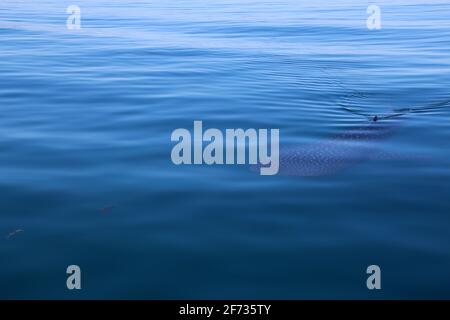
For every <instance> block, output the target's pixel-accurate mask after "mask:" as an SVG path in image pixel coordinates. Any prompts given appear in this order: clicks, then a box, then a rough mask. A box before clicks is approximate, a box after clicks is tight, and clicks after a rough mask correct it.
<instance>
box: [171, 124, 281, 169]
mask: <svg viewBox="0 0 450 320" xmlns="http://www.w3.org/2000/svg"><path fill="white" fill-rule="evenodd" d="M269 131H270V141H268V140H269ZM171 140H172V141H175V142H178V143H177V144H176V145H175V146H174V147H173V148H172V153H171V158H172V162H173V163H174V164H176V165H181V164H184V165H191V164H197V165H200V164H206V165H213V164H216V165H223V164H227V165H232V164H251V165H257V164H259V165H260V168H259V170H260V174H261V175H275V174H277V173H278V169H279V146H280V142H279V140H280V130H279V129H270V130H268V129H258V130H256V129H252V128H251V129H247V130H244V129H226V130H225V132H224V133H223V132H222V131H221V130H219V129H215V128H210V129H207V130H206V131H204V132H203V122H202V121H194V128H193V133H192V134H191V132H190V131H189V130H187V129H183V128H179V129H176V130H174V131H173V132H172V135H171ZM204 143H206V145H204ZM269 149H270V154H269Z"/></svg>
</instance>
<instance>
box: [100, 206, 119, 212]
mask: <svg viewBox="0 0 450 320" xmlns="http://www.w3.org/2000/svg"><path fill="white" fill-rule="evenodd" d="M115 207H116V206H112V205H110V206H106V207H103V208H100V209H98V211H100V212H101V213H108V212H109V211H111V210H112V209H113V208H115Z"/></svg>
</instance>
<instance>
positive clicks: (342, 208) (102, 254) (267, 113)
mask: <svg viewBox="0 0 450 320" xmlns="http://www.w3.org/2000/svg"><path fill="white" fill-rule="evenodd" d="M70 4H75V5H78V6H79V7H80V8H81V27H82V28H81V29H80V30H68V29H67V27H66V20H67V18H68V16H69V14H67V13H66V9H67V7H68V6H69V5H70ZM369 4H376V5H379V6H380V8H381V18H382V21H381V29H380V30H369V29H368V28H367V25H366V20H367V18H368V17H369V14H368V13H367V12H366V10H367V7H368V6H369ZM0 75H1V77H0V108H1V116H0V150H1V152H0V261H1V263H0V298H8V299H10V298H40V299H41V298H62V299H79V298H114V299H115V298H125V299H134V298H137V299H156V298H157V299H169V298H171V299H197V298H208V299H213V298H214V299H215V298H224V299H227V298H235V299H239V298H253V299H263V298H265V299H297V298H364V299H365V298H369V299H372V298H373V299H379V298H450V166H449V165H450V106H448V107H446V108H445V107H444V108H440V109H438V110H432V111H429V112H421V113H410V114H406V115H404V116H401V117H399V118H396V120H395V123H396V124H398V127H397V129H396V130H395V133H394V134H392V136H390V137H389V138H387V139H383V140H382V141H380V142H379V147H380V148H381V149H382V150H383V152H384V153H386V154H391V155H394V156H392V158H389V157H386V158H385V159H378V160H377V159H369V160H367V161H361V163H358V164H355V165H353V166H351V167H349V168H346V169H345V170H341V171H338V172H336V173H333V174H329V175H324V176H320V177H298V176H283V175H277V176H261V175H259V174H258V173H255V172H253V171H252V170H250V169H249V167H248V166H246V165H240V166H206V165H203V166H202V165H197V166H186V165H185V166H175V165H174V164H173V163H172V161H171V157H170V153H171V150H172V147H173V146H174V143H173V142H171V140H170V136H171V133H172V131H173V130H175V129H177V128H187V129H189V130H192V127H193V121H194V120H202V121H203V125H204V127H205V128H219V129H221V130H222V129H223V130H224V129H225V128H257V129H258V128H279V129H280V141H281V146H282V147H283V146H295V147H298V148H302V146H303V145H310V144H315V143H320V142H321V141H324V140H327V139H329V138H330V137H333V136H336V135H338V134H339V133H340V132H343V131H345V130H348V129H351V128H353V127H355V126H359V125H362V124H365V123H367V120H366V119H364V118H363V117H362V116H360V115H357V114H355V113H352V112H348V111H346V110H344V109H343V108H342V104H343V103H345V105H347V106H350V107H351V109H352V110H356V111H357V112H358V113H365V114H389V113H391V112H393V111H392V110H394V109H398V108H408V107H415V106H425V105H427V104H430V103H435V102H440V101H445V100H446V99H447V100H448V99H450V3H449V2H448V0H441V1H439V0H438V1H433V0H421V1H420V0H413V1H410V0H409V1H407V0H404V1H400V0H390V1H385V0H377V1H349V0H344V1H332V0H329V1H324V0H320V1H299V0H279V1H275V0H271V1H267V0H243V1H240V0H239V1H238V0H211V1H206V0H177V1H164V0H154V1H141V0H134V1H127V0H122V1H115V0H108V1H106V0H96V1H87V0H74V1H72V2H70V3H68V2H66V1H56V0H52V1H51V0H43V1H32V0H27V1H14V0H1V3H0ZM354 92H359V93H361V94H352V93H354ZM102 208H103V209H102ZM17 230H19V231H17ZM20 230H23V231H20ZM15 231H17V232H15ZM72 264H75V265H79V266H80V268H81V270H82V290H78V291H77V290H73V291H69V290H68V289H67V288H66V279H67V276H68V275H67V274H66V268H67V266H68V265H72ZM372 264H376V265H379V266H380V267H381V274H382V278H381V279H382V280H381V281H382V282H381V283H382V289H381V290H372V291H370V290H368V289H367V287H366V279H367V277H368V275H367V274H366V268H367V266H369V265H372Z"/></svg>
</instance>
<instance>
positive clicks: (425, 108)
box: [339, 99, 450, 122]
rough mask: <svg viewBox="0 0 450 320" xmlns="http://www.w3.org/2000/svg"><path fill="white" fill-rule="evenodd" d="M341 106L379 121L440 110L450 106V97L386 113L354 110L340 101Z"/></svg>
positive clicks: (371, 119)
mask: <svg viewBox="0 0 450 320" xmlns="http://www.w3.org/2000/svg"><path fill="white" fill-rule="evenodd" d="M339 106H340V107H341V108H342V109H343V110H345V111H348V112H351V113H353V114H356V115H358V116H361V117H364V118H366V119H368V120H369V121H374V122H377V121H380V120H386V119H392V118H397V117H401V116H403V115H406V114H410V113H427V112H432V111H436V110H440V109H443V108H445V107H449V106H450V99H447V100H443V101H439V102H434V103H430V104H427V105H425V106H420V107H410V108H400V109H393V112H392V113H386V114H368V113H364V112H361V111H357V110H353V109H352V108H350V107H349V106H347V105H344V104H342V103H340V104H339Z"/></svg>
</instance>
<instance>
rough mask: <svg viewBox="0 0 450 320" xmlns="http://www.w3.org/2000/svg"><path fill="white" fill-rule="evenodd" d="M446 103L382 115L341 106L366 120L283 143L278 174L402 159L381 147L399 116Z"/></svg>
mask: <svg viewBox="0 0 450 320" xmlns="http://www.w3.org/2000/svg"><path fill="white" fill-rule="evenodd" d="M449 104H450V100H446V101H443V102H439V103H435V104H430V105H428V106H424V107H419V108H406V109H396V110H394V111H393V113H391V114H385V115H368V114H364V113H359V112H356V111H353V110H351V109H350V108H347V107H345V106H341V107H342V108H343V109H345V110H346V111H348V112H352V113H354V114H357V115H359V116H361V117H364V118H366V122H365V123H364V124H361V125H359V126H356V127H355V128H352V129H349V130H346V131H344V132H341V133H338V134H336V135H334V136H332V137H330V138H328V139H325V140H322V141H319V142H317V143H311V144H306V145H299V146H291V147H285V148H283V147H282V148H281V149H280V155H279V157H280V158H279V171H278V175H282V176H300V177H306V176H326V175H331V174H335V173H338V172H340V171H342V170H344V169H346V168H349V167H351V166H353V165H356V164H358V163H361V162H364V161H368V160H395V159H397V160H398V159H401V160H404V159H406V157H403V156H402V155H392V154H388V153H386V152H384V151H383V144H382V141H384V140H386V139H388V138H389V137H391V136H392V135H393V134H394V133H395V131H396V129H398V127H399V125H400V123H401V121H400V119H398V118H399V117H401V116H403V115H406V114H412V113H427V112H432V111H434V110H437V109H442V108H444V107H446V106H448V105H449ZM253 169H255V167H253V168H252V170H253Z"/></svg>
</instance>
